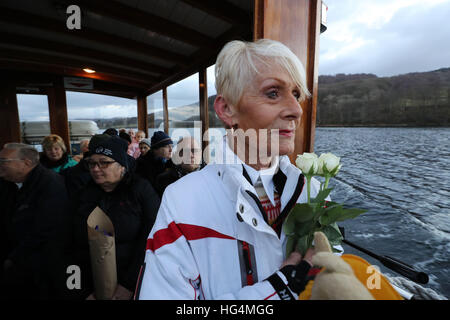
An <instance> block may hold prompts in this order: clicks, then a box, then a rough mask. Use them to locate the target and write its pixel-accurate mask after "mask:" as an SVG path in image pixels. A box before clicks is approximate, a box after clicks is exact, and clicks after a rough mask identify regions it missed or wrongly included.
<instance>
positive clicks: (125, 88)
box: [0, 0, 254, 98]
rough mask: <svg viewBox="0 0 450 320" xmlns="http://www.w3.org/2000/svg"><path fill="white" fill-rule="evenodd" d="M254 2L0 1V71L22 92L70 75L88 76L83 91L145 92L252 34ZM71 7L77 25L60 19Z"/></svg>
mask: <svg viewBox="0 0 450 320" xmlns="http://www.w3.org/2000/svg"><path fill="white" fill-rule="evenodd" d="M253 2H254V1H253V0H226V1H225V0H220V1H212V0H120V1H119V0H78V1H67V0H39V1H36V0H2V1H1V2H0V74H1V76H2V78H3V79H5V77H6V78H8V79H9V80H10V81H15V82H16V86H17V87H18V92H21V91H22V92H23V93H26V92H30V90H31V91H33V90H37V92H39V91H40V90H45V87H46V86H49V85H52V84H53V83H55V82H56V81H60V80H61V76H75V77H85V78H92V79H94V89H92V90H89V91H88V92H94V93H103V94H110V95H117V96H122V97H129V98H133V97H136V96H138V95H148V94H152V93H154V92H156V91H158V90H160V89H162V88H164V87H166V86H168V85H170V84H172V83H175V82H177V81H179V80H182V79H184V78H185V77H187V76H189V75H191V74H193V73H195V72H197V71H198V70H200V69H202V68H206V67H208V66H210V65H212V64H214V62H215V59H216V56H217V54H218V52H219V51H220V49H221V48H222V47H223V45H224V44H225V43H226V42H228V41H230V40H232V39H243V40H251V39H252V34H253V30H252V28H253V10H254V9H253ZM70 5H77V6H78V7H79V8H80V9H81V16H80V22H81V24H80V26H81V29H74V30H69V28H68V27H67V25H66V22H67V19H68V18H69V17H70V16H71V14H70V13H69V14H68V13H66V10H67V7H68V6H70ZM86 67H88V68H91V69H94V70H96V72H95V73H93V74H88V73H85V72H84V71H83V68H86Z"/></svg>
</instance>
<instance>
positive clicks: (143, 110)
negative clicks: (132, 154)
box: [137, 95, 148, 137]
mask: <svg viewBox="0 0 450 320" xmlns="http://www.w3.org/2000/svg"><path fill="white" fill-rule="evenodd" d="M137 120H138V130H142V131H144V132H145V136H146V137H148V111H147V97H146V96H145V95H139V96H138V97H137Z"/></svg>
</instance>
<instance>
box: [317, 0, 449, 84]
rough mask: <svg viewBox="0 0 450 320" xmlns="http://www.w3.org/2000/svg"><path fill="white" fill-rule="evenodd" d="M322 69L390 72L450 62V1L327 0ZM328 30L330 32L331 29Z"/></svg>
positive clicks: (430, 67)
mask: <svg viewBox="0 0 450 320" xmlns="http://www.w3.org/2000/svg"><path fill="white" fill-rule="evenodd" d="M326 3H327V5H329V10H328V30H327V31H326V32H325V33H323V34H322V35H321V43H320V49H321V51H320V58H319V74H336V73H374V74H377V75H379V76H390V75H396V74H401V73H408V72H416V71H429V70H433V69H438V68H441V67H448V66H449V65H450V63H449V61H448V57H449V56H450V43H449V42H448V41H445V40H444V39H448V35H449V34H450V25H449V24H448V23H447V22H446V20H447V17H448V15H449V14H450V0H432V1H418V0H408V1H403V0H398V1H384V0H383V1H357V2H356V1H341V0H339V1H332V0H329V1H326ZM327 33H328V34H327Z"/></svg>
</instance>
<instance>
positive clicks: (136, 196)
mask: <svg viewBox="0 0 450 320" xmlns="http://www.w3.org/2000/svg"><path fill="white" fill-rule="evenodd" d="M93 140H94V143H91V144H90V145H89V157H88V158H87V159H86V163H87V166H88V169H89V172H90V174H91V176H92V181H91V182H90V183H89V184H88V186H87V187H86V188H85V189H84V190H83V191H82V192H81V193H80V195H79V197H78V201H77V209H76V212H75V215H74V226H75V230H74V244H75V248H74V249H75V253H76V259H77V261H76V262H77V264H78V265H79V266H80V267H81V275H82V283H81V296H82V297H83V298H85V297H86V296H88V295H89V297H88V298H90V299H91V298H93V299H95V296H94V295H93V294H92V292H93V291H94V288H93V281H92V274H91V262H90V256H89V247H88V240H87V239H88V237H87V227H86V222H87V218H88V216H89V215H90V213H91V212H92V211H93V210H94V209H95V208H96V207H97V206H98V207H100V208H101V209H102V210H103V211H104V212H105V213H106V214H107V215H108V217H109V218H110V219H111V221H112V223H113V225H114V230H115V241H116V261H117V280H118V286H117V290H116V293H115V295H114V297H113V299H120V300H127V299H130V298H131V297H132V295H133V291H134V289H135V285H136V280H137V277H138V273H139V270H140V266H141V264H142V263H143V260H144V253H145V246H146V240H147V236H148V233H149V232H150V230H151V228H152V226H153V223H154V221H155V218H156V213H157V211H158V208H159V197H158V195H157V194H156V192H155V191H154V189H153V187H152V186H151V185H150V183H148V182H147V181H146V180H144V179H142V178H140V177H138V176H136V175H135V174H134V173H133V172H131V171H128V167H129V161H130V160H129V156H128V155H127V147H128V146H127V143H126V142H125V141H124V140H123V139H120V138H118V137H109V138H103V139H93Z"/></svg>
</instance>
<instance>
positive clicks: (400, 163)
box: [314, 128, 450, 298]
mask: <svg viewBox="0 0 450 320" xmlns="http://www.w3.org/2000/svg"><path fill="white" fill-rule="evenodd" d="M314 149H315V153H316V154H318V155H320V154H321V153H323V152H332V153H334V154H336V155H337V156H340V157H341V163H342V168H341V170H340V172H339V174H338V176H337V177H336V178H335V179H332V181H331V183H330V186H331V187H334V190H333V191H332V195H331V196H332V198H333V201H337V202H344V203H345V204H347V205H348V207H357V208H364V209H367V210H368V212H366V213H364V214H362V215H361V216H359V217H357V218H355V219H353V220H348V221H344V222H341V223H339V224H340V226H343V227H345V234H346V238H347V239H348V240H349V241H351V242H353V243H355V244H358V245H360V246H361V247H364V248H367V249H369V250H371V251H373V252H375V253H377V254H380V255H389V256H391V257H394V258H397V259H399V260H401V261H403V262H405V263H407V264H410V265H412V266H414V267H415V268H416V269H419V270H421V271H424V272H426V273H427V274H428V275H429V276H430V282H429V283H428V284H427V285H425V287H430V288H432V289H434V290H436V291H437V292H439V293H441V294H443V295H445V296H446V297H447V298H449V297H450V128H317V129H316V140H315V148H314ZM344 249H345V251H346V252H347V253H353V254H356V255H359V256H362V257H364V258H365V259H366V260H368V261H369V262H370V263H372V264H374V265H378V266H379V267H380V268H381V270H382V272H385V273H387V274H388V275H393V276H397V274H396V273H395V272H393V271H391V270H389V269H387V268H385V267H384V266H382V265H381V263H380V262H378V261H377V260H375V259H372V258H370V257H368V256H366V255H365V254H363V253H361V252H359V251H357V250H355V249H353V248H351V247H349V246H344Z"/></svg>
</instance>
